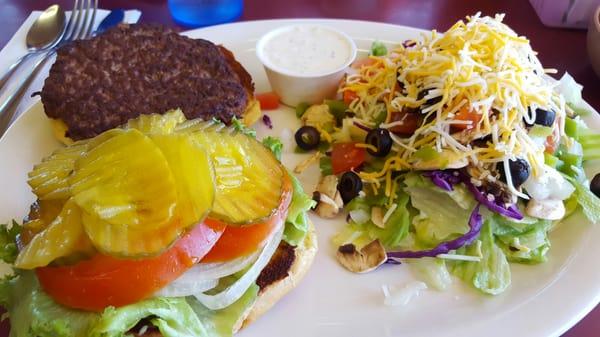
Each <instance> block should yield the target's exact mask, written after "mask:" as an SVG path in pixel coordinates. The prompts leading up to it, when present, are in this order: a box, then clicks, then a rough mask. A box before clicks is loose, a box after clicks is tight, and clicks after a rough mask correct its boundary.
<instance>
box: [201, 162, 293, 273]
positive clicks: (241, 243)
mask: <svg viewBox="0 0 600 337" xmlns="http://www.w3.org/2000/svg"><path fill="white" fill-rule="evenodd" d="M284 179H285V180H284V183H283V190H284V192H283V195H282V197H281V203H280V204H279V208H278V209H277V211H276V212H275V213H274V214H273V215H272V216H271V217H270V218H269V219H267V220H266V221H265V222H262V223H258V224H254V225H249V226H242V227H239V226H237V227H234V226H227V227H226V228H225V232H224V233H223V235H222V236H221V238H220V239H219V241H217V243H216V244H215V245H214V247H213V248H212V249H211V250H210V252H208V254H206V256H204V258H203V259H202V262H224V261H229V260H233V259H235V258H238V257H241V256H245V255H248V254H251V253H252V252H254V251H256V249H258V248H259V247H261V246H263V245H264V244H265V243H266V241H267V239H268V238H269V237H270V236H271V233H273V232H274V231H275V230H277V229H278V228H280V226H283V224H284V222H285V219H286V218H287V213H288V208H289V206H290V203H291V201H292V193H293V187H292V182H291V180H290V178H289V176H288V175H287V174H286V175H285V178H284ZM205 223H206V224H207V225H209V226H211V227H212V226H217V228H220V227H221V226H223V225H224V224H223V223H222V222H220V221H218V220H214V219H207V220H205Z"/></svg>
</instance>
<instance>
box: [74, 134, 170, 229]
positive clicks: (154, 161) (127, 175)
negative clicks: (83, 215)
mask: <svg viewBox="0 0 600 337" xmlns="http://www.w3.org/2000/svg"><path fill="white" fill-rule="evenodd" d="M70 183H71V189H72V192H73V196H74V198H75V202H76V203H77V204H78V205H79V206H80V207H81V208H82V209H83V210H84V211H85V212H87V213H89V214H95V215H96V216H98V218H99V219H101V220H105V221H107V222H108V223H110V224H112V225H116V226H128V227H153V226H155V225H156V224H164V223H166V222H167V221H168V220H169V219H170V218H171V217H172V215H173V208H174V207H175V204H176V203H177V194H176V190H175V182H174V179H173V174H172V173H171V170H170V168H169V165H168V163H167V160H166V159H165V157H164V155H163V154H162V152H161V151H160V149H159V148H158V147H157V146H156V145H155V144H154V143H153V142H152V140H151V139H150V138H148V137H146V136H145V135H143V134H142V133H141V132H139V131H137V130H133V129H132V130H127V131H123V132H122V133H121V134H119V135H117V136H114V137H112V138H110V139H108V140H106V141H105V142H103V143H101V144H99V145H98V146H96V147H94V148H92V149H90V150H89V151H88V152H87V153H86V154H85V155H84V156H82V157H81V158H80V159H79V160H77V162H76V163H75V169H74V172H73V175H72V177H71V178H70ZM88 234H89V233H88ZM90 236H91V235H90Z"/></svg>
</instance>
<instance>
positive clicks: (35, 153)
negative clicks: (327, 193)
mask: <svg viewBox="0 0 600 337" xmlns="http://www.w3.org/2000/svg"><path fill="white" fill-rule="evenodd" d="M300 21H301V22H307V21H310V22H318V23H320V24H325V25H330V26H333V27H335V28H338V29H340V30H342V31H344V32H346V33H347V34H349V35H350V36H351V37H353V38H354V39H355V40H356V42H357V45H358V46H359V48H361V49H363V50H366V49H368V47H369V46H370V44H371V41H373V40H374V39H379V40H382V41H388V42H399V41H403V40H405V39H408V38H415V37H418V35H419V33H420V32H421V31H420V30H418V29H414V28H408V27H401V26H394V25H388V24H380V23H371V22H362V21H344V20H272V21H256V22H243V23H236V24H229V25H222V26H214V27H210V28H205V29H200V30H194V31H190V32H187V33H185V34H186V35H188V36H191V37H194V38H205V39H209V40H211V41H214V42H216V43H222V44H223V45H225V46H226V47H227V48H229V49H231V50H232V51H233V52H234V54H235V55H236V57H237V59H238V60H239V61H240V62H241V63H242V64H243V65H244V66H245V67H246V69H248V71H249V72H250V73H251V74H252V76H253V78H254V81H255V82H256V89H257V90H256V91H257V92H263V91H268V90H269V86H268V82H267V80H266V76H265V74H264V71H263V69H262V66H261V65H260V64H259V61H258V60H257V58H256V56H255V54H254V44H255V42H256V41H257V39H258V38H259V37H260V36H261V35H262V34H263V33H265V32H267V31H269V30H271V29H273V28H276V27H279V26H282V25H286V24H290V23H294V22H300ZM550 66H551V65H550ZM267 113H268V115H269V116H270V117H271V119H272V120H273V124H274V126H275V128H274V129H273V130H268V129H267V128H266V127H265V126H264V125H262V123H260V122H259V123H258V124H257V125H256V127H257V129H258V132H259V135H260V136H264V135H267V134H272V135H275V136H281V135H282V133H283V134H286V132H283V131H282V130H283V129H288V130H289V131H288V132H287V138H288V139H289V140H288V141H291V137H292V134H291V132H292V131H291V130H295V128H296V127H297V125H298V122H297V121H296V118H295V116H294V113H293V111H292V110H291V109H289V108H281V109H279V110H276V111H268V112H267ZM587 121H588V123H589V124H590V125H591V126H593V127H594V128H595V129H596V130H600V116H598V115H597V114H593V115H592V116H588V118H587ZM57 146H58V143H57V142H56V141H55V140H54V138H53V137H52V133H51V131H50V125H49V123H48V121H47V119H46V118H45V117H44V113H43V110H42V107H41V104H39V103H36V104H34V106H33V107H32V108H31V109H30V110H29V111H27V112H26V113H25V114H24V115H23V116H21V118H19V120H18V121H17V122H16V123H15V124H14V125H13V126H12V128H11V129H10V130H9V131H8V133H7V134H6V135H5V137H4V138H3V139H2V140H1V141H0V158H1V164H0V177H2V183H1V190H0V222H5V221H8V220H10V219H12V218H16V219H20V218H22V217H23V216H24V215H25V214H26V213H27V210H28V206H29V204H30V203H31V202H32V201H33V195H32V194H31V192H30V190H29V188H28V186H27V184H26V179H27V172H28V171H29V170H30V169H31V167H32V165H33V164H35V163H37V162H38V161H39V160H40V159H41V158H42V157H44V156H46V155H48V154H49V153H50V152H51V151H52V149H53V148H55V147H57ZM292 148H293V147H287V151H286V153H285V154H284V162H285V163H286V165H289V166H290V167H293V166H294V165H295V164H296V163H297V162H299V161H300V160H302V159H303V157H302V156H301V155H297V154H294V153H291V151H290V150H291V149H292ZM594 164H595V166H594V167H588V173H589V174H590V173H592V172H598V171H600V165H598V164H599V163H598V162H596V163H594ZM300 178H301V180H302V182H303V184H304V186H305V188H306V189H307V190H308V191H312V189H313V188H314V186H315V184H316V181H317V179H318V169H317V167H316V166H313V167H312V168H311V169H309V170H307V172H305V173H304V174H303V175H301V176H300ZM312 220H313V221H314V223H315V225H316V227H317V231H318V235H319V244H320V251H319V254H318V256H317V258H316V261H315V263H314V265H313V268H312V269H311V270H310V272H309V273H308V275H307V276H306V278H305V279H304V281H303V282H302V283H300V284H299V285H298V287H297V288H296V289H294V290H293V291H292V292H291V293H290V294H289V295H288V296H286V297H284V298H283V299H282V300H281V301H280V302H279V303H277V305H275V307H274V308H273V309H272V310H270V311H269V312H268V313H267V314H266V315H264V317H262V318H260V319H259V320H258V321H257V322H255V323H253V324H252V325H251V326H250V327H248V328H247V329H245V330H243V331H242V332H240V333H239V336H240V337H252V336H265V335H268V336H288V337H294V336H298V337H306V336H344V337H345V336H429V337H433V336H488V337H492V336H502V337H505V336H525V335H526V336H530V337H535V336H540V337H541V336H543V337H547V336H558V335H560V334H561V333H563V332H564V331H566V330H567V329H568V328H570V327H571V326H573V325H574V324H575V323H576V322H577V321H578V320H580V319H581V318H582V317H583V316H584V315H585V314H586V313H588V312H589V311H590V310H591V309H592V308H593V307H594V306H595V305H597V304H598V302H599V300H600V268H598V262H597V257H599V256H600V244H598V241H597V240H598V239H600V226H593V225H591V224H590V223H589V222H587V221H585V220H584V218H583V217H581V216H580V215H577V216H574V217H571V218H570V219H569V221H567V222H565V223H563V224H562V225H561V226H560V227H559V228H558V229H557V230H556V231H555V232H553V233H552V235H551V238H552V249H551V250H550V253H549V255H548V258H549V261H548V262H547V263H544V264H541V265H537V266H524V265H516V264H513V265H512V266H511V268H512V273H513V277H512V286H511V287H510V288H509V290H507V291H506V292H505V293H504V294H502V295H500V296H496V297H491V296H486V295H482V294H480V293H478V292H476V291H474V290H472V289H471V288H468V287H466V286H464V285H463V284H462V282H460V281H458V280H456V281H455V282H454V284H453V286H452V288H451V289H449V290H447V291H445V292H437V291H433V290H427V291H425V292H423V293H422V294H421V295H420V296H419V297H418V298H416V299H413V300H412V301H411V302H410V303H409V305H408V306H406V307H400V308H391V307H385V306H384V305H383V295H382V291H381V286H382V284H384V283H385V284H389V285H393V286H401V285H403V284H405V283H406V282H409V281H411V280H414V278H413V276H412V275H411V273H410V271H409V270H408V268H407V267H406V266H384V267H383V268H381V269H380V270H378V271H376V272H373V273H370V274H366V275H356V274H351V273H349V272H347V271H345V270H344V269H342V268H341V267H340V266H338V264H337V263H336V261H335V259H334V255H333V253H334V248H333V247H332V245H331V244H330V237H331V235H333V233H335V232H336V231H337V229H339V228H340V226H342V225H343V224H344V219H342V218H339V219H337V220H334V221H324V220H322V219H319V218H316V217H313V218H312Z"/></svg>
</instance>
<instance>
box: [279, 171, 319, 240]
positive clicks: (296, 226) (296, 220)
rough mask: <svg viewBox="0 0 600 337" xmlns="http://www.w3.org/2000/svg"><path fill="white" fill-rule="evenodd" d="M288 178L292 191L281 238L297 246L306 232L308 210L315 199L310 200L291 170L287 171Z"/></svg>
mask: <svg viewBox="0 0 600 337" xmlns="http://www.w3.org/2000/svg"><path fill="white" fill-rule="evenodd" d="M289 176H290V179H291V180H292V186H293V188H294V192H293V194H292V202H291V204H290V207H289V208H288V215H287V218H286V220H285V229H284V232H283V239H284V240H285V241H286V242H287V243H289V244H290V245H292V246H297V245H298V244H299V243H300V242H302V240H304V237H305V236H306V233H307V232H308V215H307V214H306V212H308V211H309V210H310V209H311V208H312V207H313V206H314V205H315V201H314V200H312V199H311V198H310V197H309V196H308V195H307V194H306V193H304V189H303V188H302V185H301V184H300V181H298V178H296V177H295V176H294V175H293V174H292V173H291V172H290V173H289Z"/></svg>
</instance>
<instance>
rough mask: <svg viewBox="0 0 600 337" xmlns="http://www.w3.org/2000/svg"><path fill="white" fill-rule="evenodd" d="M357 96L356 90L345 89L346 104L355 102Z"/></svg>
mask: <svg viewBox="0 0 600 337" xmlns="http://www.w3.org/2000/svg"><path fill="white" fill-rule="evenodd" d="M357 98H358V95H357V94H356V92H354V91H352V90H344V104H346V106H349V105H350V103H352V102H354V100H355V99H357Z"/></svg>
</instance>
